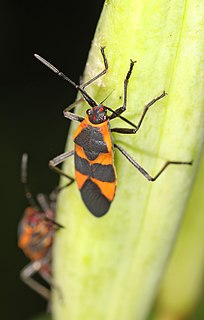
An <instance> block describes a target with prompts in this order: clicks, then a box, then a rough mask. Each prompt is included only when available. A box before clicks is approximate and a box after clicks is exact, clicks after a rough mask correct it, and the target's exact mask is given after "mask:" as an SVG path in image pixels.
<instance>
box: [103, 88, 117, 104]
mask: <svg viewBox="0 0 204 320" xmlns="http://www.w3.org/2000/svg"><path fill="white" fill-rule="evenodd" d="M114 90H115V89H113V90H112V91H111V92H110V93H109V94H108V95H107V96H106V97H105V99H103V100H102V101H101V102H100V104H103V103H104V102H105V101H106V100H107V99H108V98H109V97H110V95H111V94H112V93H113V91H114Z"/></svg>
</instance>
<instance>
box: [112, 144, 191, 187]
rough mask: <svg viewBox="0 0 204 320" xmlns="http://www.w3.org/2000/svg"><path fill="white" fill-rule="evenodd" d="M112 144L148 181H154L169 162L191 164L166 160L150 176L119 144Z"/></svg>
mask: <svg viewBox="0 0 204 320" xmlns="http://www.w3.org/2000/svg"><path fill="white" fill-rule="evenodd" d="M114 146H115V147H116V148H117V149H118V150H119V151H120V152H121V153H122V154H123V155H124V156H125V157H126V159H127V160H128V161H129V162H130V163H131V164H132V165H133V166H134V167H135V168H136V169H137V170H139V172H140V173H141V174H142V175H143V176H144V177H145V178H146V179H147V180H149V181H155V180H156V179H157V178H159V176H160V175H161V174H162V172H163V171H164V170H165V169H166V168H167V167H168V166H169V165H170V164H176V165H192V163H193V162H192V161H167V162H166V163H165V164H164V165H163V167H162V168H161V169H160V170H159V172H158V173H157V174H156V175H155V176H154V177H152V176H151V175H150V174H149V173H148V172H147V171H146V170H145V169H144V168H142V167H141V166H140V165H139V164H138V163H137V162H136V161H135V160H134V159H133V158H132V157H131V156H130V155H129V154H128V153H127V152H126V151H125V150H124V149H123V148H121V147H120V146H119V145H117V144H114Z"/></svg>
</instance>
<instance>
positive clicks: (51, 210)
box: [37, 193, 64, 229]
mask: <svg viewBox="0 0 204 320" xmlns="http://www.w3.org/2000/svg"><path fill="white" fill-rule="evenodd" d="M37 199H38V202H39V204H40V206H41V208H42V210H43V212H44V213H45V220H48V221H50V222H51V223H52V224H53V226H55V228H56V229H59V228H64V226H63V225H61V224H60V223H58V222H57V221H55V206H54V205H53V206H51V205H49V204H48V201H47V198H46V197H45V195H44V194H43V193H39V194H38V195H37ZM55 203H56V199H55Z"/></svg>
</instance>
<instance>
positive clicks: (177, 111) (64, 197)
mask: <svg viewBox="0 0 204 320" xmlns="http://www.w3.org/2000/svg"><path fill="white" fill-rule="evenodd" d="M203 15H204V3H203V1H201V0H189V1H186V0H185V1H184V0H158V1H155V0H148V1H145V0H140V1H139V0H115V1H111V0H109V1H106V2H105V5H104V9H103V12H102V15H101V18H100V20H99V23H98V27H97V30H96V34H95V37H94V40H93V43H92V48H91V51H90V54H89V58H88V62H87V65H86V69H85V74H84V81H86V80H88V79H90V78H91V77H93V76H95V75H96V74H97V73H98V72H100V71H102V70H103V63H102V58H101V55H100V49H99V48H100V46H105V47H106V49H105V50H106V55H107V59H108V63H109V70H108V72H107V74H106V75H105V76H103V77H102V78H100V79H99V80H98V81H97V82H96V83H94V84H93V85H91V86H90V87H88V88H87V91H88V92H89V94H90V95H91V96H93V98H94V99H95V100H96V101H98V102H100V101H101V100H103V99H104V98H105V97H106V96H107V95H108V94H110V93H111V92H112V93H111V95H110V96H109V97H108V99H107V100H106V102H105V103H106V104H107V105H108V106H109V107H111V108H113V109H115V108H117V107H119V106H120V105H121V104H122V99H123V81H124V78H125V76H126V73H127V71H128V68H129V63H130V59H132V60H137V63H136V65H135V67H134V70H133V73H132V76H131V79H130V82H129V88H128V106H127V111H126V112H125V114H124V116H126V117H127V118H128V119H130V120H131V121H133V122H135V123H137V121H138V120H139V117H140V115H141V113H142V111H143V107H144V105H145V104H146V103H147V102H149V101H151V100H152V99H153V98H155V97H156V96H158V95H159V94H161V93H162V91H163V90H166V91H167V92H168V96H166V97H165V98H163V99H162V100H161V101H159V102H157V103H156V104H155V105H154V106H152V108H150V110H149V111H148V115H147V117H146V119H145V121H144V123H143V125H142V127H141V129H140V130H139V131H138V133H137V134H136V135H135V136H134V135H129V136H128V135H119V134H118V135H117V134H115V135H114V139H115V142H116V143H118V144H121V145H122V146H123V148H125V149H126V150H127V152H128V153H130V154H131V155H132V156H133V158H134V159H135V160H137V161H138V163H139V164H141V165H142V166H143V167H144V168H145V169H146V170H147V171H148V172H150V174H152V175H155V174H156V173H157V172H158V170H159V169H160V168H161V167H162V165H163V164H164V162H165V161H167V160H174V161H180V160H181V161H190V160H194V164H193V166H192V167H190V166H171V167H169V168H168V169H167V170H166V171H165V172H164V173H163V174H162V176H161V177H159V179H158V180H157V181H155V182H154V183H151V182H148V181H147V180H146V179H145V178H144V177H143V176H142V175H141V174H140V173H139V172H138V171H137V170H135V168H134V167H133V166H132V165H131V164H130V163H129V162H128V161H127V160H126V159H125V158H124V157H123V156H122V155H121V154H120V153H119V152H118V151H117V150H116V151H115V165H116V170H117V176H118V180H117V192H116V197H115V200H114V201H113V203H112V205H111V209H110V211H109V212H108V214H107V215H106V216H104V217H103V218H100V219H97V218H95V217H94V216H92V215H91V214H90V212H88V210H87V209H86V208H85V206H84V204H83V202H82V200H81V197H80V193H79V191H78V190H77V186H76V184H74V185H72V186H71V187H70V188H68V189H67V190H64V191H63V192H61V194H60V199H59V202H58V216H57V220H58V221H59V223H61V224H63V225H64V226H65V228H64V229H62V230H60V231H59V232H58V233H57V236H56V243H55V248H54V258H53V259H54V261H53V264H54V282H55V283H56V285H57V286H58V287H59V288H60V289H61V293H62V296H63V301H61V300H60V299H59V294H57V292H56V291H55V292H54V297H53V313H54V319H55V320H62V319H69V320H93V319H97V320H135V319H137V320H140V319H146V317H147V314H148V312H149V309H150V307H151V305H152V302H153V300H154V298H155V294H156V292H157V288H158V284H159V280H160V279H161V277H162V274H163V271H164V268H165V266H166V264H167V260H168V256H169V254H170V251H171V248H172V245H173V243H174V240H175V237H176V234H177V231H178V229H179V225H180V222H181V219H182V215H183V213H184V210H185V205H186V201H187V199H188V196H189V192H190V189H191V186H192V182H193V178H194V175H195V172H196V169H197V162H198V157H199V154H200V153H201V149H202V142H203V137H204V127H203V116H204V107H203V106H204V81H203V80H204V79H203V70H204V59H203V52H204V20H203ZM86 108H87V106H86V105H84V104H83V105H82V106H81V107H80V108H79V109H77V113H79V114H83V115H84V114H85V110H86ZM111 125H112V126H114V127H121V126H125V127H127V125H125V124H124V123H123V122H122V121H121V120H113V121H112V123H111ZM75 128H76V125H75V124H73V126H72V129H71V131H70V133H69V139H68V148H67V149H69V150H71V149H72V148H73V142H72V135H73V132H74V130H75ZM64 169H65V170H66V172H67V173H68V174H73V172H74V168H73V159H69V161H67V162H66V164H65V166H64ZM63 181H64V180H63ZM62 183H64V182H62Z"/></svg>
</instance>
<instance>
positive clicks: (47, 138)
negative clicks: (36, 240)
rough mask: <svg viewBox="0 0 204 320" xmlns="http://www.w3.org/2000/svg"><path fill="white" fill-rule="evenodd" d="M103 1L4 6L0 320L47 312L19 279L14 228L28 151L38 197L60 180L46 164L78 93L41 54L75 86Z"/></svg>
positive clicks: (0, 30)
mask: <svg viewBox="0 0 204 320" xmlns="http://www.w3.org/2000/svg"><path fill="white" fill-rule="evenodd" d="M102 6H103V1H102V0H98V1H94V0H87V1H80V2H79V1H75V2H74V3H72V1H67V3H66V4H65V3H64V2H61V1H55V2H54V1H53V2H52V1H35V2H34V1H8V0H4V1H1V6H0V7H1V9H0V39H1V50H0V64H1V65H0V70H1V76H0V82H1V83H0V92H1V93H0V107H1V117H0V120H1V123H0V128H1V135H0V137H1V156H0V161H1V201H0V203H1V206H2V207H1V211H0V213H1V231H0V236H1V239H0V244H1V252H0V259H1V261H0V275H1V297H0V301H1V302H0V305H1V308H0V318H1V319H3V320H7V319H8V320H18V319H19V320H24V319H30V318H31V317H32V316H33V315H36V314H38V313H40V312H42V311H43V310H45V308H46V302H44V301H43V299H42V298H41V297H39V296H38V295H37V294H36V293H35V292H33V291H32V290H30V289H29V288H28V287H27V286H26V285H25V284H23V283H22V282H21V281H20V279H19V272H20V270H21V268H22V267H23V266H24V265H26V264H27V263H28V260H27V258H26V257H25V256H24V254H23V253H22V252H21V251H20V250H19V249H18V248H17V235H16V234H17V225H18V221H19V219H20V218H21V216H22V213H23V210H24V208H25V207H26V206H27V201H26V199H25V196H24V191H23V187H22V185H21V183H20V163H21V156H22V153H23V152H25V151H26V152H27V153H28V154H29V166H28V168H29V184H30V186H31V188H32V191H33V193H34V194H37V193H39V192H44V193H49V192H50V191H51V189H52V188H51V186H53V187H54V186H55V185H56V184H57V181H58V177H56V175H55V174H53V173H52V172H50V171H49V169H48V167H47V163H48V160H49V159H51V158H52V157H53V156H54V155H57V154H59V153H61V152H63V150H64V144H65V141H66V136H67V129H68V120H66V119H64V118H63V114H62V110H63V109H64V108H65V107H66V106H68V105H69V104H70V103H71V102H73V100H74V98H75V96H76V91H75V89H74V88H72V87H71V86H70V85H67V83H65V82H63V81H62V80H60V79H59V78H58V77H57V76H55V75H54V74H53V73H52V72H51V71H50V70H48V69H47V68H45V67H44V66H43V65H42V64H40V63H39V62H38V61H37V60H36V59H34V57H33V54H34V53H35V52H37V53H39V54H40V55H42V56H43V57H45V58H46V59H48V60H49V61H51V62H52V63H53V64H55V65H56V66H57V67H59V68H60V69H61V70H63V71H64V73H66V74H67V75H68V76H69V77H70V78H71V79H73V80H74V81H76V82H78V79H79V76H80V75H81V74H82V72H83V68H84V65H85V62H86V58H87V54H88V51H89V48H90V44H91V40H92V38H93V35H94V31H95V27H96V24H97V21H98V18H99V16H100V12H101V9H102Z"/></svg>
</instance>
